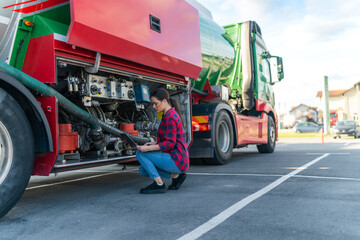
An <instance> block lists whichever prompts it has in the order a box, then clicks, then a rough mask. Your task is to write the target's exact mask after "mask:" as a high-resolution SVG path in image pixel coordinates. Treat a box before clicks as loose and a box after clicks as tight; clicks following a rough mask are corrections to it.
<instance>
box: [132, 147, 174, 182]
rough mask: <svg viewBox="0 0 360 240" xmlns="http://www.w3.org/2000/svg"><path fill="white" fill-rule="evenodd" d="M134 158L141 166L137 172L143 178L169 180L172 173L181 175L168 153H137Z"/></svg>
mask: <svg viewBox="0 0 360 240" xmlns="http://www.w3.org/2000/svg"><path fill="white" fill-rule="evenodd" d="M136 158H137V159H138V161H139V162H140V164H141V166H140V167H139V172H140V174H141V175H143V176H145V177H150V178H151V179H154V178H156V177H159V176H161V177H165V178H170V177H171V174H172V173H181V171H180V170H179V168H178V167H177V166H176V164H175V162H174V160H172V158H171V156H170V154H168V153H165V152H162V151H153V152H140V151H137V152H136Z"/></svg>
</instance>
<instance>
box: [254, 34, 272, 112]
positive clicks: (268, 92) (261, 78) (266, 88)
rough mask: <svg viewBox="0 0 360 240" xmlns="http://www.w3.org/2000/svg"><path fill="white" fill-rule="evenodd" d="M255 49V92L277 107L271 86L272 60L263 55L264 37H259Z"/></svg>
mask: <svg viewBox="0 0 360 240" xmlns="http://www.w3.org/2000/svg"><path fill="white" fill-rule="evenodd" d="M254 49H255V52H254V55H255V56H254V66H255V94H256V96H257V99H259V100H261V101H263V102H267V103H269V104H270V105H271V106H272V107H275V99H274V92H273V90H272V87H271V72H270V62H269V59H268V58H265V57H262V56H263V54H264V53H266V47H265V43H264V42H263V41H262V39H260V38H258V37H257V39H256V41H255V43H254Z"/></svg>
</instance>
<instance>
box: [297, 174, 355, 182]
mask: <svg viewBox="0 0 360 240" xmlns="http://www.w3.org/2000/svg"><path fill="white" fill-rule="evenodd" d="M294 177H295V178H312V179H329V180H345V181H360V178H344V177H324V176H307V175H296V176H294Z"/></svg>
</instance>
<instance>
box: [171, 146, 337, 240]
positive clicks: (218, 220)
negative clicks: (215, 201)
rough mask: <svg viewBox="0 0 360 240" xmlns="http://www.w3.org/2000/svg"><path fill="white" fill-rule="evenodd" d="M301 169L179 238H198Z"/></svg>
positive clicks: (313, 162)
mask: <svg viewBox="0 0 360 240" xmlns="http://www.w3.org/2000/svg"><path fill="white" fill-rule="evenodd" d="M329 155H330V154H329V153H325V154H324V155H322V156H320V157H318V158H316V159H314V160H312V161H311V162H309V163H307V164H305V165H304V166H302V168H308V167H310V166H311V165H313V164H315V163H317V162H318V161H320V160H321V159H323V158H325V157H327V156H329ZM301 171H303V169H296V170H294V171H292V172H291V173H289V174H287V175H285V176H282V177H281V178H279V179H278V180H276V181H275V182H273V183H271V184H269V185H267V186H266V187H264V188H262V189H260V190H259V191H257V192H255V193H253V194H251V195H250V196H248V197H246V198H244V199H242V200H240V201H239V202H237V203H235V204H234V205H232V206H231V207H229V208H227V209H225V210H224V211H222V212H221V213H219V214H218V215H216V216H215V217H213V218H212V219H210V220H209V221H207V222H206V223H204V224H202V225H201V226H199V227H197V228H195V229H194V230H192V231H191V232H189V233H187V234H185V235H184V236H182V237H180V238H178V240H191V239H197V238H199V237H201V236H202V235H204V234H205V233H207V232H208V231H210V230H212V229H213V228H215V227H216V226H218V225H219V224H221V223H222V222H224V221H225V220H226V219H228V218H229V217H231V216H232V215H234V214H235V213H237V212H238V211H240V210H241V209H242V208H244V207H245V206H246V205H248V204H250V203H251V202H253V201H254V200H256V199H258V198H259V197H261V196H263V195H264V194H266V193H268V192H269V191H271V190H272V189H274V188H275V187H277V186H279V185H280V184H281V183H283V182H285V181H286V180H288V179H289V178H291V177H293V176H294V175H296V174H298V173H299V172H301Z"/></svg>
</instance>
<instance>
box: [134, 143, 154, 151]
mask: <svg viewBox="0 0 360 240" xmlns="http://www.w3.org/2000/svg"><path fill="white" fill-rule="evenodd" d="M136 149H137V150H139V151H140V152H149V151H151V150H150V149H151V148H150V145H146V144H145V145H141V146H139V145H138V146H136Z"/></svg>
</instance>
